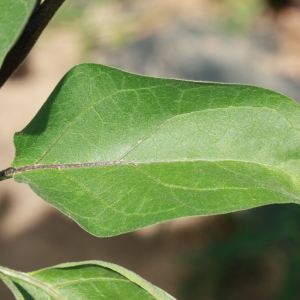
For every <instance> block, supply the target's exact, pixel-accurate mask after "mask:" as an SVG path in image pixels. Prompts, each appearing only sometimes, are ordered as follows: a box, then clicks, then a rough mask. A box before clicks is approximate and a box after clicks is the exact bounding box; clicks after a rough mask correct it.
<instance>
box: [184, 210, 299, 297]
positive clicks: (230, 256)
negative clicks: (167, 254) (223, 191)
mask: <svg viewBox="0 0 300 300" xmlns="http://www.w3.org/2000/svg"><path fill="white" fill-rule="evenodd" d="M299 228H300V207H299V206H297V205H292V204H290V205H271V206H267V207H262V208H258V209H253V210H250V211H247V212H242V213H238V214H228V215H224V216H218V217H215V220H214V222H213V223H211V224H210V226H209V227H204V228H202V230H201V231H200V234H201V235H202V238H203V236H204V237H206V246H205V247H203V248H200V249H199V251H195V252H193V253H191V254H190V255H189V256H187V257H186V258H187V262H188V265H189V272H188V275H187V277H186V280H185V282H184V284H183V289H182V294H183V299H190V300H192V299H225V300H227V299H228V300H229V299H244V300H246V299H249V300H250V299H256V300H260V299H261V300H265V299H278V300H283V299H295V300H296V299H299V295H300V288H299V282H300V255H299V253H300V236H299Z"/></svg>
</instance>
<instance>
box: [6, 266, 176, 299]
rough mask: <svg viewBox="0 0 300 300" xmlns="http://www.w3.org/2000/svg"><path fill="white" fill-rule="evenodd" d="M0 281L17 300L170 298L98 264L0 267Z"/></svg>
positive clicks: (129, 275) (137, 279)
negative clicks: (24, 269) (20, 268)
mask: <svg viewBox="0 0 300 300" xmlns="http://www.w3.org/2000/svg"><path fill="white" fill-rule="evenodd" d="M0 278H1V279H2V280H3V281H4V282H5V283H6V285H7V286H8V287H9V288H10V289H11V291H12V292H13V293H14V295H15V297H16V299H18V300H32V299H43V300H46V299H49V300H50V299H51V300H54V299H55V300H68V299H70V300H77V299H78V300H79V299H84V300H86V299H89V300H92V299H97V300H98V299H114V300H117V299H122V300H123V299H132V300H134V299H136V300H140V299H143V300H148V299H149V300H150V299H161V300H172V299H174V298H173V297H172V296H170V295H168V294H167V293H166V292H164V291H162V290H161V289H159V288H158V287H156V286H154V285H152V284H151V283H149V282H148V281H146V280H144V279H143V278H141V277H140V276H138V275H136V274H135V273H133V272H131V271H128V270H126V269H124V268H122V267H120V266H117V265H114V264H111V263H106V262H101V261H86V262H81V263H66V264H61V265H57V266H54V267H51V268H47V269H42V270H39V271H35V272H31V273H21V272H17V271H14V270H10V269H7V268H4V267H0Z"/></svg>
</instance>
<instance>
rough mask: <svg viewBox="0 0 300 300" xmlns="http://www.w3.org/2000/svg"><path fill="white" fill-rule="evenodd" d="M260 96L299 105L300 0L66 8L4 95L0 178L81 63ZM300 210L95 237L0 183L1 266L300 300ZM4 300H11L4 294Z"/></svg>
mask: <svg viewBox="0 0 300 300" xmlns="http://www.w3.org/2000/svg"><path fill="white" fill-rule="evenodd" d="M81 62H96V63H102V64H107V65H110V66H114V67H118V68H121V69H124V70H127V71H130V72H135V73H140V74H144V75H151V76H159V77H173V78H182V79H193V80H208V81H221V82H237V83H246V84H254V85H259V86H263V87H266V88H270V89H274V90H276V91H278V92H281V93H283V94H286V95H287V96H290V97H291V98H293V99H295V100H296V101H298V102H300V1H296V0H294V1H292V0H264V1H263V0H247V1H240V0H185V1H182V2H181V1H176V0H152V1H142V0H110V1H109V0H107V1H104V0H102V1H101V0H89V1H84V0H82V1H80V0H73V1H66V3H65V4H64V6H63V7H62V8H61V10H60V11H59V13H58V14H57V16H56V17H55V18H54V20H53V21H52V22H51V24H50V26H49V27H48V28H47V29H46V30H45V32H44V33H43V35H42V37H41V38H40V40H39V41H38V43H37V44H36V46H35V48H34V49H33V51H32V52H31V54H30V55H29V57H28V59H27V60H26V61H25V63H24V64H23V65H22V67H21V68H20V69H19V70H18V71H17V72H16V73H15V74H14V76H13V77H12V78H11V79H10V80H9V81H8V82H7V83H6V84H5V85H4V87H3V88H2V89H1V91H0V120H1V126H0V169H1V170H2V169H5V168H7V167H8V166H9V165H10V163H11V161H12V159H13V157H14V146H13V134H14V133H15V132H16V131H20V130H21V129H23V128H24V127H25V126H26V125H27V123H28V122H29V121H30V120H31V119H32V117H33V116H34V115H35V114H36V112H37V111H38V109H39V108H40V107H41V105H42V104H43V103H44V101H45V100H46V99H47V97H48V95H49V94H50V93H51V91H52V90H53V88H54V87H55V85H56V84H57V82H58V81H59V80H60V79H61V77H62V76H63V75H64V74H65V73H66V72H67V71H68V70H69V69H70V68H71V67H72V66H74V65H75V64H78V63H81ZM299 217H300V208H299V207H298V206H296V205H281V206H279V205H276V206H275V205H272V206H267V207H263V208H258V209H252V210H249V211H246V212H240V213H234V214H227V215H222V216H215V217H198V218H184V219H180V220H177V221H172V222H168V223H165V224H160V225H156V226H151V227H149V228H145V229H142V230H139V231H137V232H133V233H129V234H124V235H120V236H117V237H113V238H106V239H101V238H96V237H93V236H91V235H90V234H88V233H86V232H84V231H83V230H82V229H81V228H79V226H78V225H77V224H76V223H75V222H73V221H72V220H70V219H68V218H67V217H65V216H64V215H62V214H61V213H60V212H59V211H57V210H56V209H54V208H52V207H51V206H50V205H48V204H47V203H45V202H44V201H43V200H41V199H40V198H39V197H37V196H36V195H35V194H34V193H33V192H32V191H31V190H30V189H29V188H28V187H27V186H25V185H24V184H17V183H15V182H13V180H7V181H4V182H1V183H0V264H1V265H3V266H6V267H9V268H13V269H16V270H20V271H33V270H35V269H40V268H44V267H48V266H52V265H55V264H58V263H63V262H67V261H81V260H90V259H98V260H105V261H109V262H113V263H117V264H120V265H122V266H124V267H126V268H128V269H130V270H132V271H135V272H137V273H138V274H139V275H141V276H143V277H144V278H146V279H148V280H149V281H151V282H152V283H154V284H156V285H158V286H159V287H161V288H163V289H165V290H166V291H168V292H169V293H170V294H172V295H173V296H175V297H177V298H178V299H201V300H202V299H203V300H210V299H211V300H214V299H228V300H229V299H244V300H247V299H249V300H250V299H256V300H267V299H270V300H271V299H272V300H273V299H300V235H299V232H300V230H299V229H300V218H299ZM0 299H13V297H12V296H11V295H10V292H9V290H8V289H7V288H6V287H5V286H4V285H3V284H2V285H1V286H0Z"/></svg>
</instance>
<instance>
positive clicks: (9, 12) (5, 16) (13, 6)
mask: <svg viewBox="0 0 300 300" xmlns="http://www.w3.org/2000/svg"><path fill="white" fill-rule="evenodd" d="M35 3H36V0H2V1H0V28H1V33H0V68H1V66H2V63H3V60H4V58H5V56H6V54H7V53H8V51H9V50H10V49H11V48H12V46H13V45H14V43H15V42H16V41H17V39H18V37H19V35H20V34H21V32H22V31H23V28H24V26H25V24H26V22H27V21H28V19H29V17H30V15H31V12H32V10H33V9H34V6H35Z"/></svg>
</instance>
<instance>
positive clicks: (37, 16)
mask: <svg viewBox="0 0 300 300" xmlns="http://www.w3.org/2000/svg"><path fill="white" fill-rule="evenodd" d="M64 1H65V0H45V1H44V2H42V4H40V3H41V1H40V0H39V1H37V5H36V8H35V10H34V11H33V13H32V15H31V17H30V19H29V21H28V23H27V25H26V26H25V28H24V31H23V33H22V34H21V36H20V38H19V39H18V41H17V42H16V44H15V45H14V46H13V48H12V49H11V50H10V51H9V52H8V54H7V56H6V57H5V59H4V62H3V65H2V68H1V70H0V88H1V87H2V86H3V84H4V83H5V82H6V81H7V79H8V78H9V77H10V76H11V75H12V74H13V72H14V71H15V70H16V69H17V68H18V67H19V66H20V65H21V63H22V62H23V61H24V59H25V58H26V56H27V55H28V53H29V52H30V50H31V49H32V48H33V46H34V45H35V43H36V41H37V40H38V38H39V36H40V35H41V33H42V32H43V30H44V29H45V27H46V26H47V25H48V23H49V21H50V20H51V19H52V17H53V16H54V14H55V13H56V12H57V10H58V9H59V8H60V7H61V5H62V4H63V3H64Z"/></svg>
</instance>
